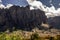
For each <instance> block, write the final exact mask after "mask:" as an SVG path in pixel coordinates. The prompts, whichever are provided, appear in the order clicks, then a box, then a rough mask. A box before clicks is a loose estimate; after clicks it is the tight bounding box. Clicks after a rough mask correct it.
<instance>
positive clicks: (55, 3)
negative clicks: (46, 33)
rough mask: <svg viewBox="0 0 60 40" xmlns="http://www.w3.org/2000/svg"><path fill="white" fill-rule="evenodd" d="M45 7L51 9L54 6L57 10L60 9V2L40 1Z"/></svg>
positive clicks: (57, 0)
mask: <svg viewBox="0 0 60 40" xmlns="http://www.w3.org/2000/svg"><path fill="white" fill-rule="evenodd" d="M39 1H41V2H42V3H43V4H44V5H46V6H48V7H51V5H53V6H54V7H55V8H56V9H57V8H59V7H60V0H39Z"/></svg>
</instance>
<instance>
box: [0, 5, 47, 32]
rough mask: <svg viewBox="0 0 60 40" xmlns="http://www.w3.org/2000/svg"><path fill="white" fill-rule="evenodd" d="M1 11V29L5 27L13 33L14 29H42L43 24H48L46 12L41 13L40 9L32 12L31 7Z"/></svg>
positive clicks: (13, 7)
mask: <svg viewBox="0 0 60 40" xmlns="http://www.w3.org/2000/svg"><path fill="white" fill-rule="evenodd" d="M0 11H1V12H0V13H1V14H0V27H2V28H1V29H3V28H4V27H5V28H8V29H9V30H11V31H12V30H13V29H12V28H13V27H15V28H16V29H26V28H27V29H32V28H34V27H38V26H39V27H40V25H41V24H42V22H43V23H47V22H46V21H47V18H46V16H45V13H44V11H41V10H40V9H35V10H30V9H29V6H27V7H19V6H12V7H10V8H9V9H0ZM4 23H5V24H4ZM2 25H3V26H2ZM27 29H26V30H27ZM0 31H1V30H0Z"/></svg>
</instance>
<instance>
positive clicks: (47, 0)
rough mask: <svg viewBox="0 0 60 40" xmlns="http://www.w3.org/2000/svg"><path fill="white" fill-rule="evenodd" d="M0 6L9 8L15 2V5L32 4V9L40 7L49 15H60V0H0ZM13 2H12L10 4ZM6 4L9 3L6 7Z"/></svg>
mask: <svg viewBox="0 0 60 40" xmlns="http://www.w3.org/2000/svg"><path fill="white" fill-rule="evenodd" d="M0 3H2V4H0V8H9V7H11V6H12V5H11V4H15V5H18V6H20V5H22V6H26V5H28V4H29V5H31V7H30V9H31V10H32V9H36V8H39V9H41V10H43V11H44V12H45V14H46V16H47V17H48V18H49V17H53V16H60V0H38V1H36V0H35V1H33V2H31V3H30V2H28V3H27V1H26V0H24V1H23V0H18V1H17V0H0ZM9 3H11V4H9ZM5 5H7V6H6V7H5Z"/></svg>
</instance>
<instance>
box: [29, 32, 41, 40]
mask: <svg viewBox="0 0 60 40" xmlns="http://www.w3.org/2000/svg"><path fill="white" fill-rule="evenodd" d="M30 40H40V36H39V35H38V34H37V33H34V34H32V35H31V39H30Z"/></svg>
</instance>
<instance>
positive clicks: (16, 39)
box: [0, 33, 23, 40]
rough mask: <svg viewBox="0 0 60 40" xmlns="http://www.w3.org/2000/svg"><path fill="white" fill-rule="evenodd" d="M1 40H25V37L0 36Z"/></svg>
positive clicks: (13, 35) (14, 35)
mask: <svg viewBox="0 0 60 40" xmlns="http://www.w3.org/2000/svg"><path fill="white" fill-rule="evenodd" d="M0 40H23V37H22V36H21V35H17V34H13V33H12V34H6V33H3V34H0Z"/></svg>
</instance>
